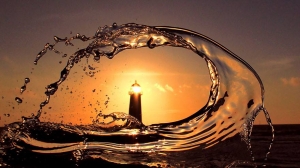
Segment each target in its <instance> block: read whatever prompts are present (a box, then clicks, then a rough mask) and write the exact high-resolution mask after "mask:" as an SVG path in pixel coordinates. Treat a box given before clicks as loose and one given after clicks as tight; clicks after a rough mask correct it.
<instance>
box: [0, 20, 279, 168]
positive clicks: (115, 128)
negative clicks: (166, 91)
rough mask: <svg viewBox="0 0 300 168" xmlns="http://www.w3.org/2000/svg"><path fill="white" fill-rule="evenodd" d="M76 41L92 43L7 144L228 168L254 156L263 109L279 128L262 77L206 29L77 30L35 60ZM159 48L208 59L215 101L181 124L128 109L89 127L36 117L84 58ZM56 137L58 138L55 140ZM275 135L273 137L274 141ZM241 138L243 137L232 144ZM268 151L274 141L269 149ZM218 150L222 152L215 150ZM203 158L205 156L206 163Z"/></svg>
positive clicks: (10, 131)
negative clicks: (149, 119)
mask: <svg viewBox="0 0 300 168" xmlns="http://www.w3.org/2000/svg"><path fill="white" fill-rule="evenodd" d="M75 39H79V40H82V41H89V40H90V41H91V43H90V44H89V45H88V46H87V47H86V48H84V49H80V50H78V51H77V52H75V53H74V54H73V55H71V56H70V57H69V60H68V62H67V65H66V66H65V68H64V69H63V70H62V71H61V76H60V78H59V79H58V81H56V82H54V83H52V84H49V85H48V86H47V87H46V92H45V95H46V99H45V101H44V102H42V103H41V104H40V109H39V110H38V113H37V114H36V116H34V117H32V118H23V122H22V123H14V124H12V125H10V126H8V129H7V130H6V131H5V133H4V134H3V135H2V139H5V142H8V144H11V145H12V146H14V147H17V148H21V149H22V148H27V149H30V150H31V151H32V152H38V153H63V152H75V153H77V155H79V154H80V155H83V154H82V153H84V152H78V151H89V152H88V154H86V155H88V156H90V157H93V158H102V159H104V160H108V161H111V162H116V163H128V164H129V163H139V164H146V165H153V164H165V165H173V166H175V167H176V165H177V164H178V163H180V164H182V163H183V162H184V161H185V160H186V159H188V160H189V161H191V163H185V164H184V165H186V166H199V165H205V164H204V163H206V162H210V163H211V164H213V165H216V166H224V165H228V164H229V163H232V162H233V161H235V160H236V161H238V160H241V159H242V160H243V159H244V160H249V161H251V160H252V161H254V157H253V155H252V151H251V143H250V136H251V131H252V126H253V122H254V119H255V117H256V116H257V115H258V113H259V112H260V111H261V110H263V112H264V114H265V116H266V119H267V122H268V124H269V125H270V126H271V128H272V131H273V127H272V123H271V120H270V117H269V115H268V112H267V110H266V109H265V107H264V103H263V99H264V87H263V84H262V81H261V79H260V78H259V76H258V74H257V73H256V72H255V70H254V69H253V68H252V67H251V66H250V65H249V64H247V63H246V62H245V61H244V60H242V59H241V58H240V57H238V56H237V55H235V54H234V53H232V52H231V51H229V50H228V49H227V48H225V47H224V46H222V45H220V44H219V43H217V42H215V41H214V40H212V39H210V38H208V37H206V36H204V35H202V34H199V33H196V32H193V31H190V30H187V29H181V28H174V27H163V26H156V27H155V26H154V27H153V26H146V25H139V24H134V23H130V24H124V25H120V26H118V25H116V24H113V25H112V26H105V27H102V28H99V29H98V30H97V32H96V33H95V35H94V36H92V37H86V36H84V35H80V34H77V35H75V36H73V37H71V38H69V39H68V38H65V39H61V38H58V37H56V36H55V37H54V40H55V43H54V44H49V43H47V44H46V45H45V47H44V49H43V50H42V51H41V52H40V53H39V54H38V55H37V57H36V59H35V61H34V63H35V64H37V63H38V60H39V59H40V58H41V57H42V56H43V55H44V54H45V53H46V52H47V51H48V50H50V51H54V52H56V53H59V51H57V50H55V49H54V47H55V45H56V44H57V43H59V42H63V43H65V44H66V45H72V40H75ZM159 46H171V47H182V48H185V49H188V50H191V51H192V52H194V53H195V55H196V56H197V55H198V56H200V57H202V58H203V60H204V61H205V62H206V64H207V68H208V70H209V75H210V79H211V88H210V94H209V99H208V101H207V104H206V105H205V106H204V107H202V108H199V110H198V111H196V112H195V113H194V114H192V115H191V116H189V117H187V118H184V119H182V120H179V121H176V122H171V123H157V124H153V125H149V126H145V125H143V124H142V123H140V122H139V121H138V120H137V119H135V118H134V117H132V116H128V115H127V114H124V113H111V114H109V115H103V114H99V115H98V116H97V118H96V120H95V122H94V123H93V124H92V125H85V126H68V125H61V124H53V123H42V122H39V121H38V118H39V117H40V116H41V113H42V109H43V107H44V106H46V105H47V104H48V103H49V101H50V97H51V96H52V95H54V94H55V92H56V90H57V89H58V88H59V86H60V84H61V83H62V82H64V80H65V79H66V78H67V77H68V74H69V72H70V71H71V69H72V67H73V66H74V65H75V64H76V63H78V62H79V61H80V60H81V59H82V58H90V57H91V58H93V59H94V60H95V61H99V60H100V59H101V57H103V56H106V57H108V58H110V59H112V58H113V57H114V56H115V55H117V54H118V53H119V52H121V51H123V50H126V49H137V48H141V47H148V48H150V49H154V48H156V47H159ZM195 103H196V102H195ZM182 113H184V111H183V112H182ZM107 117H108V118H111V120H110V121H109V122H105V119H106V118H107ZM120 122H121V123H120ZM32 123H34V127H33V126H32ZM45 130H48V131H45ZM45 132H46V133H45ZM61 134H66V135H68V136H63V137H64V139H61V138H59V137H56V136H55V135H61ZM35 135H36V136H35ZM3 137H4V138H3ZM52 137H56V138H53V139H52V140H49V139H51V138H52ZM70 137H72V138H70ZM237 137H238V138H237ZM273 138H274V135H273V136H272V138H271V143H272V141H273ZM237 139H238V142H235V144H234V145H233V144H231V143H232V141H233V140H237ZM241 140H243V142H242V141H241ZM239 141H241V142H239ZM236 144H239V146H236ZM230 145H233V146H234V147H235V149H236V152H237V153H236V154H235V153H232V152H231V151H230V154H228V152H229V151H226V150H228V147H229V146H230ZM244 147H246V148H248V150H249V152H245V151H243V154H242V156H241V152H242V150H245V149H244ZM270 148H271V144H270V146H269V150H270ZM231 149H232V148H231ZM231 149H230V150H231ZM196 150H198V151H200V152H201V153H202V155H201V157H200V158H201V159H200V158H198V157H196V156H194V158H195V159H192V158H187V156H189V155H192V153H195V152H196ZM239 150H241V151H239ZM216 152H217V153H219V152H220V154H219V155H216ZM78 153H79V154H78ZM133 153H134V154H136V155H133ZM245 153H246V154H245ZM268 153H269V151H268ZM268 153H267V154H268ZM204 154H205V157H203V156H204ZM223 154H228V155H229V156H230V157H229V159H228V158H227V159H223V158H224V157H225V156H223ZM267 154H266V158H267ZM212 155H213V156H214V157H217V156H219V160H218V161H209V159H211V158H210V156H212ZM117 156H118V158H116V157H117ZM137 156H140V157H137ZM141 157H142V158H143V159H141ZM137 158H138V159H137ZM175 158H176V159H175ZM197 159H198V160H199V159H200V160H201V163H199V161H197ZM149 160H150V161H149ZM150 162H151V163H150ZM217 162H218V163H217ZM177 166H178V165H177Z"/></svg>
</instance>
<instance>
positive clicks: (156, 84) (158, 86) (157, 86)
mask: <svg viewBox="0 0 300 168" xmlns="http://www.w3.org/2000/svg"><path fill="white" fill-rule="evenodd" d="M154 86H155V87H156V88H157V89H158V90H160V91H162V92H166V89H165V88H164V87H162V86H161V85H160V84H158V83H155V84H154Z"/></svg>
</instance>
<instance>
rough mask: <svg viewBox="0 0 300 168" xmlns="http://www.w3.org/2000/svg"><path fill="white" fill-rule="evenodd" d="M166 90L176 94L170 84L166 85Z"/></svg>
mask: <svg viewBox="0 0 300 168" xmlns="http://www.w3.org/2000/svg"><path fill="white" fill-rule="evenodd" d="M165 88H166V89H167V90H168V91H171V92H174V89H173V88H172V87H171V86H169V85H168V84H166V86H165Z"/></svg>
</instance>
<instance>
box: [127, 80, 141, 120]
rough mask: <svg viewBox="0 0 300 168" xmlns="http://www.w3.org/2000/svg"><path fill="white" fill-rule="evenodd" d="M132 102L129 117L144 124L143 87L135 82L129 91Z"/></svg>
mask: <svg viewBox="0 0 300 168" xmlns="http://www.w3.org/2000/svg"><path fill="white" fill-rule="evenodd" d="M129 95H130V102H129V115H131V116H133V117H135V118H137V119H138V120H139V121H140V122H142V105H141V96H142V91H141V86H140V85H139V84H138V83H137V82H136V81H135V83H134V84H132V85H131V88H130V90H129Z"/></svg>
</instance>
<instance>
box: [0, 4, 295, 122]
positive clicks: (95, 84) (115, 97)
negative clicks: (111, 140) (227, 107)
mask: <svg viewBox="0 0 300 168" xmlns="http://www.w3.org/2000/svg"><path fill="white" fill-rule="evenodd" d="M0 5H1V7H2V8H1V11H0V14H1V22H0V25H1V26H0V37H1V38H0V78H1V80H0V107H1V110H0V126H3V125H4V124H8V123H11V122H14V121H20V118H21V116H30V115H31V113H34V114H35V113H36V112H37V110H38V109H39V104H40V103H41V102H42V101H44V100H45V95H44V92H45V86H47V85H48V84H50V83H53V82H55V81H57V80H58V79H59V75H60V71H61V70H62V69H63V67H64V66H65V65H66V61H67V58H62V56H61V55H62V54H60V55H58V54H54V53H53V52H48V53H47V54H46V55H45V56H44V57H43V58H42V59H41V60H40V62H39V63H38V65H34V64H33V61H34V59H35V56H36V55H37V53H38V52H39V51H41V50H42V49H43V46H44V45H45V44H46V43H47V42H49V43H53V42H54V40H53V36H58V37H62V38H64V37H70V36H73V35H75V34H76V33H80V34H84V35H86V36H92V35H94V33H95V32H96V30H97V28H98V27H99V26H105V25H111V24H112V23H114V22H116V23H117V24H118V25H120V24H125V23H131V22H134V23H139V24H145V25H149V26H174V27H181V28H186V29H190V30H193V31H196V32H199V33H201V34H204V35H206V36H208V37H210V38H212V39H214V40H215V41H217V42H219V43H221V44H222V45H224V46H225V47H227V48H228V49H229V50H231V51H233V52H234V53H235V54H237V55H238V56H240V57H241V58H242V59H244V60H245V61H246V62H248V63H249V64H250V65H251V66H252V67H253V68H254V69H255V70H256V72H257V73H258V74H259V75H260V77H261V79H262V81H263V83H264V87H265V92H266V93H265V106H266V108H267V110H268V111H269V113H270V116H271V119H272V121H273V123H274V124H300V120H299V118H300V112H299V109H300V103H299V100H300V68H299V64H300V55H299V53H300V47H299V46H300V40H299V39H300V31H299V30H300V19H299V16H300V1H282V0H278V1H276V0H272V1H268V0H266V1H243V0H239V1H234V0H232V1H197V0H195V1H122V0H120V1H106V2H105V1H103V2H101V1H63V2H59V1H55V2H52V1H33V0H32V1H6V0H3V1H0ZM74 44H75V46H74V47H71V46H64V44H59V45H57V49H58V50H59V51H61V52H63V53H66V54H68V55H71V54H72V53H74V52H75V51H76V50H77V49H78V48H84V47H86V46H87V45H88V42H85V43H84V42H81V41H77V42H74ZM89 64H90V65H92V66H93V67H96V70H97V71H99V72H98V73H96V74H95V75H94V76H93V77H89V76H87V75H86V74H85V73H86V72H88V70H87V69H88V68H87V64H86V60H82V61H81V63H79V64H77V65H76V66H75V68H73V69H72V71H71V73H70V76H69V77H68V80H67V81H65V82H64V83H63V84H62V85H61V86H60V88H59V89H58V91H57V93H56V94H55V95H54V96H52V97H51V101H50V103H49V104H48V105H47V106H46V107H45V109H44V111H43V114H42V116H41V120H42V121H53V122H61V121H63V122H64V123H69V122H72V123H74V124H80V123H83V124H86V123H91V122H92V120H93V119H95V118H96V115H97V113H99V111H102V112H103V113H106V114H108V113H111V112H125V113H128V105H129V95H128V91H129V89H130V86H131V85H132V84H133V83H134V81H135V80H137V82H138V83H139V84H140V85H141V87H142V90H143V95H142V111H143V121H144V123H145V124H152V123H158V122H170V121H176V120H179V119H182V118H184V117H187V116H189V115H191V114H193V113H194V112H195V111H197V110H199V109H200V108H201V107H202V106H204V105H205V103H206V102H207V99H208V95H209V88H210V79H209V74H208V70H207V67H206V64H205V62H204V61H203V59H201V58H200V57H198V56H197V55H195V54H194V53H192V52H191V51H187V50H185V49H180V48H171V47H159V48H155V49H153V50H150V49H148V48H142V49H136V50H127V51H124V52H122V53H120V54H118V55H117V56H116V57H115V58H113V59H112V60H109V59H107V58H104V57H103V58H101V60H100V63H95V62H93V61H92V60H89ZM84 67H86V70H85V71H84V70H83V69H84ZM26 77H28V78H30V80H31V81H30V83H28V84H27V90H26V91H25V92H24V93H23V94H20V92H19V90H20V87H21V86H22V85H23V84H24V78H26ZM15 97H20V98H22V99H23V103H21V104H18V103H17V102H15ZM106 102H108V103H106ZM256 123H257V124H265V123H266V121H265V119H264V117H263V115H259V117H258V118H257V119H256Z"/></svg>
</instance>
